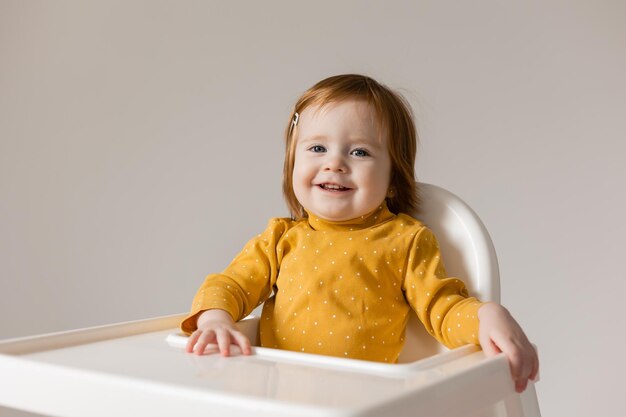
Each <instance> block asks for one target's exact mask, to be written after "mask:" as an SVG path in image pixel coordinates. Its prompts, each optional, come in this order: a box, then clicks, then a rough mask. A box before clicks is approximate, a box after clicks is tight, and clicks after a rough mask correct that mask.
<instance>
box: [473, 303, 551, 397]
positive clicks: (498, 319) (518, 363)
mask: <svg viewBox="0 0 626 417" xmlns="http://www.w3.org/2000/svg"><path fill="white" fill-rule="evenodd" d="M478 319H479V320H480V323H479V329H478V339H479V341H480V345H481V347H482V348H483V351H484V352H485V354H486V355H487V356H494V355H496V354H498V353H500V352H502V353H504V354H505V356H506V357H507V359H508V361H509V365H510V367H511V374H512V375H513V380H514V381H515V390H516V391H517V392H522V391H524V390H525V389H526V385H527V384H528V380H529V379H530V380H533V379H535V378H536V377H537V373H538V372H539V358H538V356H537V351H536V350H535V348H534V347H533V345H531V344H530V342H529V341H528V338H527V337H526V335H525V334H524V331H523V330H522V328H521V327H520V326H519V324H517V322H516V321H515V319H513V317H512V316H511V314H510V313H509V312H508V310H507V309H506V308H504V307H502V306H501V305H500V304H497V303H485V304H483V305H482V306H481V307H480V308H479V309H478Z"/></svg>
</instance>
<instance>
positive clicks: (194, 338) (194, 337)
mask: <svg viewBox="0 0 626 417" xmlns="http://www.w3.org/2000/svg"><path fill="white" fill-rule="evenodd" d="M201 334H202V331H201V330H200V329H198V330H196V331H195V332H193V333H192V334H191V336H189V339H187V345H186V346H185V352H187V353H191V352H193V347H194V346H195V344H196V342H197V341H198V339H199V338H200V335H201Z"/></svg>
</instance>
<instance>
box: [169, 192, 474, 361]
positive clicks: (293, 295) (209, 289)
mask: <svg viewBox="0 0 626 417" xmlns="http://www.w3.org/2000/svg"><path fill="white" fill-rule="evenodd" d="M264 301H265V304H264V306H263V313H262V316H261V323H260V339H261V345H262V346H265V347H272V348H278V349H287V350H293V351H299V352H307V353H317V354H323V355H332V356H339V357H348V358H355V359H366V360H373V361H380V362H391V363H393V362H396V360H397V358H398V355H399V354H400V351H401V350H402V346H403V344H404V332H405V327H406V324H407V320H408V318H409V314H410V313H411V309H413V310H414V311H415V312H416V313H417V315H418V317H419V319H420V320H421V322H422V323H423V324H424V326H425V328H426V330H427V331H428V332H429V333H430V334H431V335H433V336H434V337H435V338H436V339H437V340H439V341H440V342H441V343H443V344H444V345H446V346H448V347H456V346H461V345H464V344H467V343H473V344H478V317H477V311H478V308H479V307H480V306H481V303H480V302H479V301H478V300H476V299H475V298H471V297H468V294H467V290H466V288H465V285H464V284H463V282H462V281H460V280H458V279H456V278H448V277H446V272H445V269H444V266H443V263H442V261H441V258H440V252H439V246H438V244H437V241H436V239H435V237H434V235H433V234H432V232H431V231H430V230H429V229H428V228H427V227H425V226H424V225H423V224H422V223H420V222H419V221H418V220H415V219H414V218H412V217H410V216H407V215H405V214H399V215H395V214H393V213H392V212H390V211H389V210H388V208H387V206H386V205H385V204H383V205H381V206H380V207H378V209H376V210H375V211H374V212H372V213H370V214H369V215H366V216H362V217H360V218H358V219H355V220H349V221H345V222H329V221H325V220H323V219H320V218H318V217H316V216H314V215H312V214H310V213H309V217H308V218H305V219H301V220H297V221H295V220H291V219H287V218H274V219H271V220H270V221H269V225H268V227H267V229H266V230H265V231H264V232H263V233H261V234H260V235H258V236H257V237H255V238H253V239H252V240H250V241H249V242H248V243H247V245H246V246H245V248H244V249H243V251H242V252H241V253H240V254H239V255H237V256H236V257H235V259H234V260H233V261H232V263H231V264H230V265H229V266H228V267H227V268H226V269H225V270H224V271H223V272H222V273H221V274H211V275H209V276H208V277H207V278H206V280H205V281H204V283H203V284H202V286H201V287H200V289H199V290H198V293H197V294H196V296H195V298H194V300H193V305H192V309H191V313H190V315H189V316H188V317H187V318H186V319H185V320H183V322H182V323H181V329H182V330H183V331H184V332H186V333H191V332H193V331H194V330H195V329H196V319H197V316H198V315H199V314H200V313H201V312H202V311H204V310H208V309H211V308H219V309H223V310H226V311H228V312H229V313H230V315H231V316H232V317H233V319H234V320H236V321H237V320H241V319H242V318H244V317H245V316H247V315H248V314H249V313H250V312H251V311H252V310H253V309H254V308H255V307H257V306H258V305H259V304H260V303H262V302H264Z"/></svg>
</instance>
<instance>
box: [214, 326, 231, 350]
mask: <svg viewBox="0 0 626 417" xmlns="http://www.w3.org/2000/svg"><path fill="white" fill-rule="evenodd" d="M215 337H216V338H217V346H218V347H219V348H220V352H221V353H222V356H230V333H229V332H228V330H225V329H218V330H216V331H215Z"/></svg>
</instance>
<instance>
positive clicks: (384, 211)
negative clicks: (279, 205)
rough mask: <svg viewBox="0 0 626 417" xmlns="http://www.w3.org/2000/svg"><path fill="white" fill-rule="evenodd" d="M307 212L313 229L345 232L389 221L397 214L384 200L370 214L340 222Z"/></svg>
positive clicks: (308, 220)
mask: <svg viewBox="0 0 626 417" xmlns="http://www.w3.org/2000/svg"><path fill="white" fill-rule="evenodd" d="M307 214H308V215H309V217H308V218H307V222H308V224H309V226H310V227H311V228H312V229H313V230H329V231H330V230H332V231H343V232H349V231H355V230H363V229H367V228H369V227H373V226H377V225H379V224H381V223H385V222H387V221H388V220H390V219H392V218H393V217H394V216H395V214H393V213H392V212H391V211H389V208H387V202H386V201H383V202H382V204H381V205H380V206H378V207H377V208H376V209H374V210H373V211H371V212H370V213H368V214H364V215H363V216H360V217H357V218H356V219H351V220H344V221H339V222H334V221H330V220H324V219H322V218H320V217H318V216H316V215H315V214H313V213H310V212H308V211H307Z"/></svg>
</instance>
